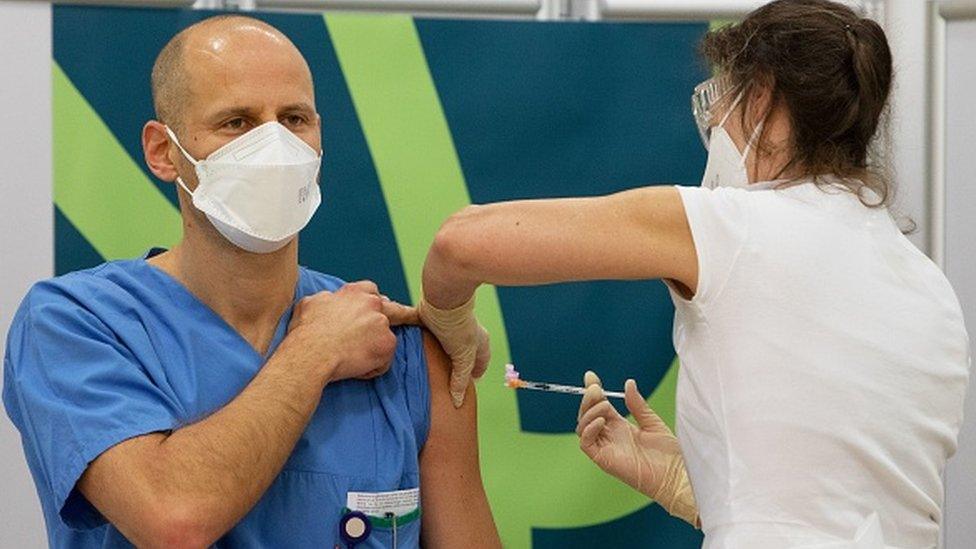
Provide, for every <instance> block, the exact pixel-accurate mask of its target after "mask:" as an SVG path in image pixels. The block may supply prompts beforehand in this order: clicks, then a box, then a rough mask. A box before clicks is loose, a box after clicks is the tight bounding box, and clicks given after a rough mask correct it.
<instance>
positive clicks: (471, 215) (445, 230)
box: [430, 206, 482, 269]
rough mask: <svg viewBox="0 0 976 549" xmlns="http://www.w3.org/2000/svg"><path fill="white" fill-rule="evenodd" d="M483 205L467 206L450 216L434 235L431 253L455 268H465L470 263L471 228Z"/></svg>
mask: <svg viewBox="0 0 976 549" xmlns="http://www.w3.org/2000/svg"><path fill="white" fill-rule="evenodd" d="M481 210H482V207H481V206H467V207H466V208H464V209H462V210H460V211H458V212H456V213H454V214H452V215H451V217H448V218H447V220H446V221H444V223H443V224H442V225H441V228H440V229H439V230H438V231H437V235H435V236H434V242H433V243H432V244H431V247H430V253H431V256H432V257H435V258H436V259H437V260H438V261H439V262H441V263H444V264H447V265H450V266H451V267H453V268H455V269H458V268H460V269H464V268H465V266H466V265H467V264H468V263H470V257H471V256H470V253H469V252H470V250H471V249H472V248H473V247H474V246H472V243H473V240H474V239H473V238H472V235H471V234H468V233H469V232H470V231H469V229H470V228H471V227H472V226H473V223H472V221H475V220H476V219H477V217H478V216H479V214H480V213H481Z"/></svg>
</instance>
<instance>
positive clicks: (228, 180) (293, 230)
mask: <svg viewBox="0 0 976 549" xmlns="http://www.w3.org/2000/svg"><path fill="white" fill-rule="evenodd" d="M166 132H167V133H168V134H169V137H170V139H172V140H173V143H175V144H176V146H177V147H179V149H180V151H181V152H182V153H183V156H185V157H186V159H187V160H188V161H190V163H191V164H193V167H194V170H195V171H196V174H197V188H196V189H195V190H194V191H193V192H190V189H188V188H187V187H186V184H185V183H184V182H183V179H182V178H180V177H177V178H176V181H177V182H178V183H179V184H180V186H181V187H183V190H185V191H186V192H187V194H189V195H190V196H191V197H192V198H193V206H194V207H196V208H197V209H198V210H200V211H201V212H203V213H204V214H206V215H207V219H209V220H210V222H211V223H212V224H213V226H214V227H215V228H216V229H217V231H219V232H220V234H222V235H223V236H224V238H226V239H227V240H229V241H230V242H231V243H233V244H234V245H236V246H237V247H239V248H241V249H244V250H247V251H249V252H254V253H270V252H273V251H275V250H278V249H280V248H282V247H283V246H284V245H285V244H287V243H288V242H290V241H291V239H292V238H294V237H295V235H296V234H298V231H300V230H302V229H303V228H304V227H305V225H307V224H308V222H309V220H310V219H311V218H312V215H313V214H314V213H315V210H316V209H317V208H318V207H319V204H321V202H322V196H321V193H320V191H319V185H318V174H319V167H320V166H321V157H320V156H319V154H318V153H317V152H315V150H314V149H313V148H312V147H310V146H309V145H308V144H307V143H305V142H304V141H302V140H301V139H300V138H299V137H298V136H297V135H295V134H294V133H292V132H291V131H289V130H288V128H285V127H284V126H282V125H281V124H279V123H278V122H274V121H272V122H268V123H266V124H262V125H260V126H258V127H257V128H254V129H253V130H251V131H249V132H247V133H245V134H244V135H241V136H240V137H238V138H236V139H234V140H233V141H231V142H229V143H227V144H226V145H224V146H222V147H220V148H219V149H217V150H216V151H214V152H213V153H212V154H210V155H209V156H207V158H205V159H203V160H196V159H194V158H193V157H192V156H190V154H189V153H187V152H186V149H184V148H183V146H182V145H181V144H180V142H179V140H178V139H177V138H176V135H175V134H174V133H173V132H172V130H170V129H169V128H168V127H167V128H166Z"/></svg>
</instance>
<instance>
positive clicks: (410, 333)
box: [394, 326, 430, 450]
mask: <svg viewBox="0 0 976 549" xmlns="http://www.w3.org/2000/svg"><path fill="white" fill-rule="evenodd" d="M394 333H396V336H397V348H396V353H395V359H394V360H395V362H396V363H397V364H400V365H402V367H403V371H402V375H403V385H404V388H405V391H404V394H405V396H406V399H407V409H408V410H409V412H410V421H411V423H412V424H413V429H414V434H415V436H416V438H417V449H418V450H419V449H421V448H423V447H424V443H425V442H426V441H427V434H428V433H429V432H430V381H429V378H428V375H427V355H426V353H425V352H424V335H423V331H421V329H420V328H418V327H416V326H405V327H399V328H395V329H394Z"/></svg>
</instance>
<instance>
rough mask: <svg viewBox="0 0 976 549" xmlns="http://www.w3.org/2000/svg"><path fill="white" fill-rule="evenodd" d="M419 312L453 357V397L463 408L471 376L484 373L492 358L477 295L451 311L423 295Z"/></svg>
mask: <svg viewBox="0 0 976 549" xmlns="http://www.w3.org/2000/svg"><path fill="white" fill-rule="evenodd" d="M417 313H418V314H419V315H420V321H421V322H422V323H423V324H424V326H426V327H427V329H428V330H430V332H431V333H432V334H434V337H436V338H437V340H438V341H440V343H441V347H443V348H444V351H445V352H446V353H447V354H448V356H450V357H451V366H452V368H451V399H452V400H453V401H454V407H455V408H460V407H461V404H463V403H464V391H465V390H466V389H467V388H468V384H469V383H471V378H472V377H474V379H478V378H479V377H481V376H482V375H484V373H485V369H486V368H487V367H488V360H489V359H490V358H491V351H490V349H489V347H488V332H487V331H486V330H485V329H484V327H482V326H481V324H479V323H478V319H477V318H475V316H474V296H471V299H469V300H468V301H467V302H466V303H464V304H463V305H461V306H459V307H457V308H455V309H448V310H445V309H438V308H437V307H434V306H433V305H431V304H430V303H427V300H426V299H424V298H423V297H421V298H420V303H419V304H417Z"/></svg>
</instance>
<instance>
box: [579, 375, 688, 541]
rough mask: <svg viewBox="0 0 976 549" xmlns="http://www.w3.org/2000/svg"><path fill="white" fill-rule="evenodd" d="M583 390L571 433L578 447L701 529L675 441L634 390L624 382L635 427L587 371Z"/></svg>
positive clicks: (616, 474)
mask: <svg viewBox="0 0 976 549" xmlns="http://www.w3.org/2000/svg"><path fill="white" fill-rule="evenodd" d="M583 384H584V385H585V386H586V393H585V394H584V396H583V401H582V402H581V403H580V410H579V416H578V423H577V426H576V434H577V435H579V437H580V448H582V450H583V452H584V453H585V454H586V455H587V456H589V458H590V459H591V460H593V462H594V463H596V464H597V465H599V466H600V468H601V469H603V470H604V471H606V472H607V473H610V474H611V475H613V476H615V477H617V478H619V479H620V480H622V481H623V482H625V483H626V484H628V485H630V486H631V487H632V488H634V489H635V490H638V491H639V492H641V493H643V494H644V495H646V496H648V497H650V498H651V499H653V500H654V501H656V502H658V503H659V504H660V505H661V506H662V507H664V509H665V510H667V512H668V513H670V514H672V515H674V516H676V517H679V518H681V519H684V520H685V521H687V522H688V523H689V524H691V525H692V526H695V527H696V528H700V527H701V522H700V520H699V518H698V506H697V505H696V503H695V496H694V494H693V493H692V491H691V483H690V482H689V481H688V473H687V471H686V470H685V461H684V458H683V457H682V456H681V448H680V447H679V446H678V439H677V438H676V437H675V436H674V434H672V433H671V429H669V428H668V426H667V425H666V424H665V423H664V421H662V420H661V418H660V417H658V415H657V414H656V413H654V411H653V410H651V408H650V407H648V406H647V402H646V401H645V400H644V397H642V396H641V395H640V393H639V392H638V391H637V383H636V382H635V381H634V380H632V379H628V380H627V383H626V384H625V385H624V392H625V394H626V399H625V402H626V404H627V409H628V410H630V413H631V414H632V415H633V416H634V419H636V420H637V425H636V426H635V425H633V424H632V423H630V422H629V421H627V420H626V419H625V418H624V417H623V416H621V415H620V413H619V412H617V410H616V409H615V408H614V407H613V406H612V405H611V404H610V402H609V401H607V397H606V396H604V395H603V388H602V386H601V384H600V378H599V377H597V375H596V374H595V373H593V372H586V375H585V376H584V378H583Z"/></svg>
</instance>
